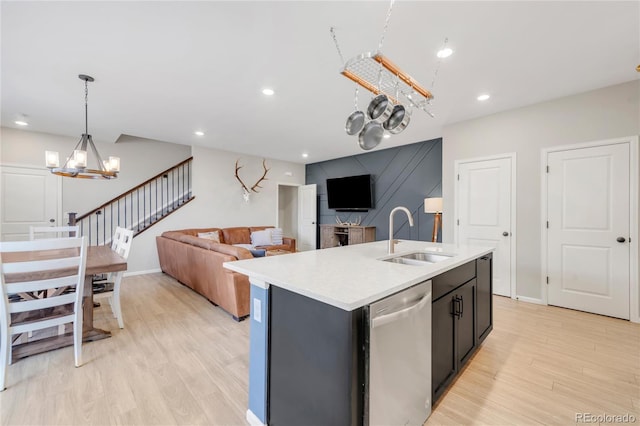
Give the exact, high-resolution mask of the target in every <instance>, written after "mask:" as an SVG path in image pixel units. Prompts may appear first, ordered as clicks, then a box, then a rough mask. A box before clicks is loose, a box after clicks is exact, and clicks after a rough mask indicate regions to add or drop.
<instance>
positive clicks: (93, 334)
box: [2, 245, 127, 361]
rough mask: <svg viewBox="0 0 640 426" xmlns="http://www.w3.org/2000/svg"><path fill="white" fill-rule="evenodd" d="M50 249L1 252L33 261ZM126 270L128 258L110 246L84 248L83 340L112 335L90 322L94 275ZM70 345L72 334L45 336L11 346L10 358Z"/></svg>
mask: <svg viewBox="0 0 640 426" xmlns="http://www.w3.org/2000/svg"><path fill="white" fill-rule="evenodd" d="M51 256H52V254H51V251H29V252H16V253H3V254H2V258H3V259H6V260H7V261H18V262H25V261H33V260H44V259H48V258H51ZM126 270H127V261H126V260H125V259H124V258H123V257H122V256H120V255H119V254H118V253H116V252H115V251H113V250H111V247H110V246H107V245H104V246H89V247H87V266H86V271H85V278H84V296H83V301H82V310H83V327H82V328H83V331H82V341H83V342H92V341H96V340H100V339H105V338H108V337H111V332H109V331H107V330H102V329H99V328H96V327H94V325H93V307H94V306H93V285H92V281H93V276H94V275H99V274H106V273H109V272H120V271H126ZM18 279H19V277H17V274H7V275H5V282H7V283H10V282H15V281H17V280H18ZM72 345H73V333H72V332H68V333H65V334H61V335H57V336H51V337H45V338H42V339H38V340H33V341H29V342H25V343H19V344H15V345H13V346H12V355H13V357H12V359H13V361H16V360H19V359H21V358H25V357H28V356H31V355H35V354H39V353H42V352H47V351H51V350H54V349H58V348H62V347H65V346H72Z"/></svg>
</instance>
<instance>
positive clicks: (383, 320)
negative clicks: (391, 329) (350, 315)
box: [371, 292, 431, 328]
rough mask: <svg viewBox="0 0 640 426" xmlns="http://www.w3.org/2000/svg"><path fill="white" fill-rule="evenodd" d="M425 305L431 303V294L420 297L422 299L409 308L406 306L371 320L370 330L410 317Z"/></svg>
mask: <svg viewBox="0 0 640 426" xmlns="http://www.w3.org/2000/svg"><path fill="white" fill-rule="evenodd" d="M427 303H431V292H429V293H427V294H425V295H424V296H423V297H422V299H420V300H419V301H417V302H416V303H414V304H413V305H411V306H408V307H406V308H403V309H400V310H399V311H396V312H392V313H390V314H386V315H381V316H379V317H377V318H374V319H372V320H371V328H376V327H380V326H383V325H385V324H388V323H390V322H393V321H396V320H399V319H401V318H406V317H408V316H409V315H411V313H412V312H413V311H419V310H420V309H422V308H423V307H424V306H425V305H426V304H427Z"/></svg>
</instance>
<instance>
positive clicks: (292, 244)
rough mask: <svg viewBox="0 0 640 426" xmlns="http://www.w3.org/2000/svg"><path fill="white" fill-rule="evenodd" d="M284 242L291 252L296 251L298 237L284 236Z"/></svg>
mask: <svg viewBox="0 0 640 426" xmlns="http://www.w3.org/2000/svg"><path fill="white" fill-rule="evenodd" d="M282 244H283V245H287V246H289V251H290V252H291V253H295V252H296V239H295V238H289V237H283V238H282Z"/></svg>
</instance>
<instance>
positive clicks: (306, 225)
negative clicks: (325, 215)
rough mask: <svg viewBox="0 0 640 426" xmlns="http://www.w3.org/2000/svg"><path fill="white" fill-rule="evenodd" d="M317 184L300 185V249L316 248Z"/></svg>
mask: <svg viewBox="0 0 640 426" xmlns="http://www.w3.org/2000/svg"><path fill="white" fill-rule="evenodd" d="M316 193H317V188H316V184H315V183H314V184H312V185H302V186H299V187H298V215H299V216H298V217H299V219H298V244H297V246H298V250H299V251H307V250H315V249H316V232H317V231H316V230H317V225H316V220H317V218H316V215H317V206H316V204H317V199H316Z"/></svg>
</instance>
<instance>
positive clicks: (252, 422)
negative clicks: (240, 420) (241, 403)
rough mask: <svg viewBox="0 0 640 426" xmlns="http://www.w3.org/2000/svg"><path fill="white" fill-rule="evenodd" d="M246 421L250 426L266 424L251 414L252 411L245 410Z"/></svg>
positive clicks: (263, 425) (264, 425)
mask: <svg viewBox="0 0 640 426" xmlns="http://www.w3.org/2000/svg"><path fill="white" fill-rule="evenodd" d="M247 421H248V422H249V424H250V425H251V426H267V425H266V424H264V423H262V421H260V419H259V418H258V416H256V415H255V414H253V411H251V410H247Z"/></svg>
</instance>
